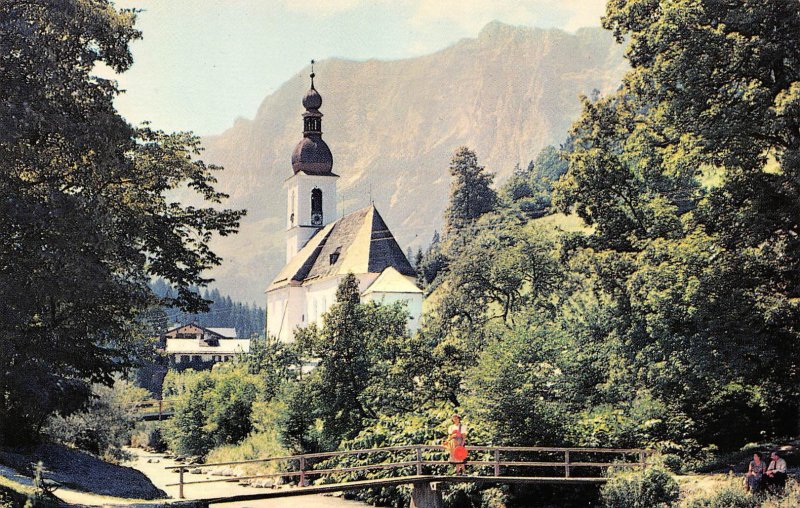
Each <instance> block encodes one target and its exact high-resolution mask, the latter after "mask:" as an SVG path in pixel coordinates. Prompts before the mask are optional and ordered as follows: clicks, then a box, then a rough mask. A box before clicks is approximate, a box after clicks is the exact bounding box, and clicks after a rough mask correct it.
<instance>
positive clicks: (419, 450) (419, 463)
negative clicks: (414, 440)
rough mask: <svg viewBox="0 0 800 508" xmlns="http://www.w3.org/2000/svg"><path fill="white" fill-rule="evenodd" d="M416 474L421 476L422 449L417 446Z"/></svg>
mask: <svg viewBox="0 0 800 508" xmlns="http://www.w3.org/2000/svg"><path fill="white" fill-rule="evenodd" d="M417 476H422V450H421V449H420V447H419V446H417Z"/></svg>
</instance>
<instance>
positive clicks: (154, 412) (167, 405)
mask: <svg viewBox="0 0 800 508" xmlns="http://www.w3.org/2000/svg"><path fill="white" fill-rule="evenodd" d="M175 402H176V401H175V400H156V399H148V400H142V401H139V402H131V403H127V404H120V405H119V407H122V408H123V409H124V410H125V411H127V412H128V413H129V414H130V415H131V416H133V418H135V419H137V420H144V421H161V420H166V419H167V418H172V415H174V414H175Z"/></svg>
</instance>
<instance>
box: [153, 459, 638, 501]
mask: <svg viewBox="0 0 800 508" xmlns="http://www.w3.org/2000/svg"><path fill="white" fill-rule="evenodd" d="M467 450H468V451H469V457H468V459H467V462H466V467H467V469H468V474H466V475H464V476H456V475H453V474H452V473H449V470H450V469H451V468H452V464H451V463H450V462H448V461H447V460H445V459H446V458H447V452H446V449H445V447H444V446H432V445H412V446H395V447H388V448H372V449H366V450H347V451H339V452H325V453H310V454H303V455H291V456H284V457H268V458H264V459H256V460H247V461H239V462H220V463H214V464H202V465H191V466H190V465H178V466H170V467H167V468H166V469H170V470H174V471H177V472H178V473H179V482H178V483H174V484H170V485H168V486H171V487H174V486H177V487H179V497H180V498H181V499H184V498H185V497H184V494H185V491H186V489H187V488H191V487H193V486H200V485H201V484H207V483H218V482H235V483H244V482H248V481H252V480H255V479H262V478H272V479H276V480H282V481H284V482H286V483H292V484H294V485H293V486H289V485H284V486H283V487H280V488H274V489H271V490H262V491H261V492H254V493H252V494H238V495H231V496H227V497H216V498H207V499H199V500H197V501H196V503H198V504H200V505H209V504H220V503H231V502H240V501H253V500H258V499H268V498H276V497H288V496H305V495H309V494H322V493H330V492H341V491H345V490H358V489H365V488H371V487H386V486H398V485H412V486H413V489H412V492H411V497H412V503H411V506H412V508H413V507H417V508H440V507H441V506H443V505H442V497H441V490H439V489H437V487H438V485H440V484H451V483H465V482H472V483H490V484H509V483H526V484H534V483H540V484H541V483H547V484H601V483H603V482H605V481H606V477H605V472H606V471H607V470H608V468H611V467H614V468H636V469H644V468H645V467H647V457H648V455H649V454H650V452H649V451H648V450H643V449H638V448H637V449H632V448H552V447H498V446H468V447H467ZM334 460H335V461H336V463H334V462H333V461H334ZM348 462H349V463H355V462H357V463H358V464H363V463H364V462H367V463H368V464H366V465H349V464H348ZM259 466H260V469H269V470H271V472H263V471H259V472H257V473H254V474H245V475H242V476H229V477H223V478H220V479H205V480H194V481H192V480H190V481H187V480H186V479H185V477H184V474H185V473H186V472H187V471H189V470H191V469H196V468H202V469H209V468H215V467H244V468H254V467H256V468H258V467H259Z"/></svg>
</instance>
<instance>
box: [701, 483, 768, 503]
mask: <svg viewBox="0 0 800 508" xmlns="http://www.w3.org/2000/svg"><path fill="white" fill-rule="evenodd" d="M759 506H761V505H760V503H759V500H758V498H756V497H754V496H752V495H750V494H748V493H747V492H745V491H744V490H743V489H742V488H741V487H736V486H734V485H728V486H726V487H724V488H722V489H721V490H718V491H717V492H715V493H714V494H712V495H711V496H710V497H700V498H697V499H693V500H691V501H690V502H689V503H688V504H687V505H686V507H687V508H758V507H759Z"/></svg>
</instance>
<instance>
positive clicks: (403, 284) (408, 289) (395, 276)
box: [364, 266, 422, 295]
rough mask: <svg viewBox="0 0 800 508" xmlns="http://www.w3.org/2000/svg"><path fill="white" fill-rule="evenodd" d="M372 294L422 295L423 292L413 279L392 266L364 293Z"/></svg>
mask: <svg viewBox="0 0 800 508" xmlns="http://www.w3.org/2000/svg"><path fill="white" fill-rule="evenodd" d="M370 293H422V290H421V289H420V288H418V287H417V285H416V284H414V283H413V282H412V281H411V277H410V276H408V275H403V274H402V273H400V272H398V271H397V270H395V268H394V267H393V266H390V267H389V268H387V269H386V270H384V271H383V272H382V273H381V274H380V275H379V276H378V278H377V279H375V281H374V282H373V283H372V284H370V285H369V287H368V288H367V289H366V290H365V291H364V294H365V295H368V294H370Z"/></svg>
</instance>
